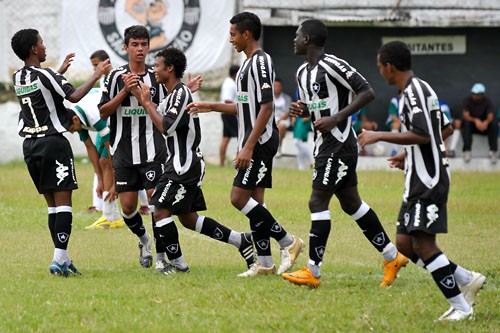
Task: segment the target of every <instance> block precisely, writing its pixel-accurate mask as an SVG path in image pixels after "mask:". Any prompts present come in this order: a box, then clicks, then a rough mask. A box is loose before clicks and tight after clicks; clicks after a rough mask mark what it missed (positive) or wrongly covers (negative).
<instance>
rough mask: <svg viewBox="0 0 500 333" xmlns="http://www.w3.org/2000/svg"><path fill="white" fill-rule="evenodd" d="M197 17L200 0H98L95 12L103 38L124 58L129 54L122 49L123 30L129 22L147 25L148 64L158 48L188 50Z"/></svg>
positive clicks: (196, 25) (152, 61) (129, 24)
mask: <svg viewBox="0 0 500 333" xmlns="http://www.w3.org/2000/svg"><path fill="white" fill-rule="evenodd" d="M179 13H183V15H179ZM200 16H201V7H200V0H169V1H167V0H142V1H137V0H124V1H116V0H100V1H99V8H98V12H97V17H98V21H99V26H100V27H101V31H102V34H103V36H104V39H105V40H106V42H107V43H108V45H109V47H110V48H111V49H113V51H114V52H115V53H116V54H117V55H118V56H119V57H121V58H122V59H123V60H125V61H128V57H127V53H126V52H125V50H123V44H124V41H123V35H122V34H123V31H124V30H125V28H127V27H129V26H132V25H143V26H145V27H147V28H148V30H149V34H150V42H149V46H150V49H149V53H148V56H147V59H146V63H147V64H150V65H152V64H154V56H155V54H156V52H157V51H159V50H160V49H163V48H165V47H175V48H177V49H179V50H181V51H183V52H185V51H186V50H187V49H189V47H190V46H191V44H192V43H193V40H194V36H195V35H196V31H197V29H198V23H199V21H200Z"/></svg>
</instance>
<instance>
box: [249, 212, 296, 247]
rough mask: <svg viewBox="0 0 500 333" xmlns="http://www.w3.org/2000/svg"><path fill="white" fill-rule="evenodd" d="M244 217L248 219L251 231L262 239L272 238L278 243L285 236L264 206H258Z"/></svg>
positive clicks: (281, 228) (284, 231) (283, 230)
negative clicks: (260, 235)
mask: <svg viewBox="0 0 500 333" xmlns="http://www.w3.org/2000/svg"><path fill="white" fill-rule="evenodd" d="M246 215H247V217H248V218H249V219H250V226H251V227H252V230H253V231H256V232H258V233H260V234H262V236H263V237H267V238H269V237H272V238H274V239H276V240H277V241H279V240H280V239H282V238H283V237H285V236H286V230H285V229H284V228H283V227H282V226H281V224H279V222H278V221H276V220H275V219H274V217H273V216H272V215H271V213H270V212H269V211H268V210H267V209H266V208H265V207H264V206H262V205H259V204H258V205H256V206H255V207H253V208H252V210H250V211H249V212H248V213H247V214H246ZM254 228H255V229H254Z"/></svg>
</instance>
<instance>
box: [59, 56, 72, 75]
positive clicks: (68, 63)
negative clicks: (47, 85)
mask: <svg viewBox="0 0 500 333" xmlns="http://www.w3.org/2000/svg"><path fill="white" fill-rule="evenodd" d="M74 57H75V53H68V54H67V55H66V58H64V61H63V63H62V65H61V67H59V70H58V71H57V72H58V73H59V74H64V73H66V71H67V70H68V68H69V66H71V63H72V62H73V58H74Z"/></svg>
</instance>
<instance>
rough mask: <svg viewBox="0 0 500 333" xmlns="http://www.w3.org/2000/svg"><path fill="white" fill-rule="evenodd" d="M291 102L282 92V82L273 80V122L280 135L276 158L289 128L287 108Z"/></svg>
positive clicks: (278, 79) (279, 154)
mask: <svg viewBox="0 0 500 333" xmlns="http://www.w3.org/2000/svg"><path fill="white" fill-rule="evenodd" d="M291 102H292V98H291V97H290V96H289V95H287V94H285V93H284V92H283V81H281V79H280V78H276V79H275V80H274V120H275V121H276V126H277V127H278V131H279V133H280V145H279V150H278V154H276V157H280V156H281V149H282V144H283V139H284V138H285V134H286V130H287V129H288V127H290V114H289V113H288V107H289V106H290V103H291Z"/></svg>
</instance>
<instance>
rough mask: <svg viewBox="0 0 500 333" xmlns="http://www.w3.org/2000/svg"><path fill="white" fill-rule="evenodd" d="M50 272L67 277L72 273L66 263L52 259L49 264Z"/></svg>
mask: <svg viewBox="0 0 500 333" xmlns="http://www.w3.org/2000/svg"><path fill="white" fill-rule="evenodd" d="M49 270H50V274H52V275H56V276H64V277H67V276H68V275H69V274H70V273H69V271H68V266H67V265H66V264H59V263H58V262H57V261H55V260H54V261H52V263H51V264H50V266H49Z"/></svg>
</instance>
